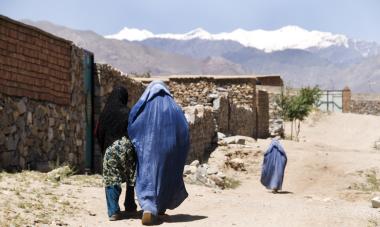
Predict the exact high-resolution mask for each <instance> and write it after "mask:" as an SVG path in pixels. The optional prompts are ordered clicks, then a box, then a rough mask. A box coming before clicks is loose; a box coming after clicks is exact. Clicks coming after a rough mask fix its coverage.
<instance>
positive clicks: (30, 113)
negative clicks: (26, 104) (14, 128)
mask: <svg viewBox="0 0 380 227" xmlns="http://www.w3.org/2000/svg"><path fill="white" fill-rule="evenodd" d="M26 123H27V124H28V125H32V124H33V114H32V112H28V114H27V116H26Z"/></svg>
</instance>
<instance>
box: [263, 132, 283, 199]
mask: <svg viewBox="0 0 380 227" xmlns="http://www.w3.org/2000/svg"><path fill="white" fill-rule="evenodd" d="M286 162H287V157H286V153H285V150H284V148H283V147H282V146H281V144H280V142H279V141H278V140H277V139H273V140H272V143H271V144H270V145H269V148H268V150H267V151H266V152H265V154H264V162H263V167H262V171H261V183H262V184H263V185H264V186H265V187H266V188H267V189H271V190H273V193H277V192H278V190H281V189H282V182H283V180H284V172H285V167H286Z"/></svg>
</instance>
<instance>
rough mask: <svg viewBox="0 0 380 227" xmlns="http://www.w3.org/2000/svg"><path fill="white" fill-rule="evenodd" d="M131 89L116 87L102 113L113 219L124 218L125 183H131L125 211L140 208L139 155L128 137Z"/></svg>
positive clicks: (100, 139)
mask: <svg viewBox="0 0 380 227" xmlns="http://www.w3.org/2000/svg"><path fill="white" fill-rule="evenodd" d="M127 103H128V92H127V89H126V88H124V87H122V86H115V87H114V89H113V90H112V92H111V94H110V96H109V97H108V99H107V102H106V104H105V106H104V109H103V112H102V113H101V114H100V117H99V121H98V125H97V129H96V135H97V138H98V142H99V145H100V148H101V150H102V154H103V155H104V159H103V183H104V185H105V192H106V200H107V209H108V216H109V219H110V221H115V220H119V219H121V213H120V207H119V197H120V194H121V184H122V183H124V182H126V183H127V191H126V196H125V202H124V206H125V210H126V211H130V212H133V211H136V209H137V205H136V203H135V199H134V197H135V196H134V183H135V169H136V163H135V160H136V154H135V151H134V148H133V145H132V143H131V142H130V140H129V138H128V133H127V128H128V116H129V108H128V107H127Z"/></svg>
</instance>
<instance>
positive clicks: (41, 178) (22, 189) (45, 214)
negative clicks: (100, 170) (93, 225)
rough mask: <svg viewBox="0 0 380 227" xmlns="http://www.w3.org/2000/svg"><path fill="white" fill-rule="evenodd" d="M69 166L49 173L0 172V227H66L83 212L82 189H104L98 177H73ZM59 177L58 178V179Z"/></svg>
mask: <svg viewBox="0 0 380 227" xmlns="http://www.w3.org/2000/svg"><path fill="white" fill-rule="evenodd" d="M73 173H74V171H73V170H72V169H71V168H69V167H60V168H58V169H55V170H54V171H52V172H50V173H40V172H34V171H23V172H20V173H6V172H0V207H1V209H0V226H38V225H41V224H46V225H61V226H62V225H67V224H66V223H63V222H62V221H61V220H63V219H65V218H67V217H75V216H76V215H78V213H79V212H80V211H82V210H83V208H82V207H81V206H83V204H84V203H83V201H81V200H80V199H79V198H78V197H77V196H76V194H77V193H78V192H81V187H101V186H102V181H101V177H100V176H98V175H91V176H84V175H73ZM58 175H59V177H58Z"/></svg>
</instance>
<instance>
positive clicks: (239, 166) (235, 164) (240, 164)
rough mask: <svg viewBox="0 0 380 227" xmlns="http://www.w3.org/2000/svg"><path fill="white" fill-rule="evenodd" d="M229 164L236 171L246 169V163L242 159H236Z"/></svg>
mask: <svg viewBox="0 0 380 227" xmlns="http://www.w3.org/2000/svg"><path fill="white" fill-rule="evenodd" d="M228 164H229V165H230V166H231V167H232V168H233V169H234V170H243V171H244V170H245V168H244V161H243V160H242V159H241V158H234V159H232V160H230V161H229V162H228Z"/></svg>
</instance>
